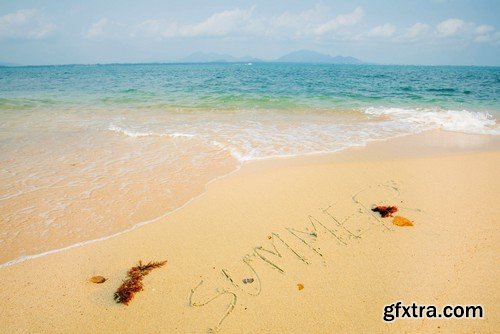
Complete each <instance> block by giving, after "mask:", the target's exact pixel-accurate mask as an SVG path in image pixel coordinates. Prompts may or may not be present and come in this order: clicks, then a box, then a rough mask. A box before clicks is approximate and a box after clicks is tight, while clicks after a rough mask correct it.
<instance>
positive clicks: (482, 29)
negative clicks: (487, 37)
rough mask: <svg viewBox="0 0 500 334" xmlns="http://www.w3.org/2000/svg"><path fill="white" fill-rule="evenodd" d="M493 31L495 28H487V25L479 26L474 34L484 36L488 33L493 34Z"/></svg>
mask: <svg viewBox="0 0 500 334" xmlns="http://www.w3.org/2000/svg"><path fill="white" fill-rule="evenodd" d="M493 31H495V27H493V26H489V25H485V24H483V25H480V26H477V27H476V28H475V29H474V32H475V33H476V34H478V35H484V34H489V33H490V32H493Z"/></svg>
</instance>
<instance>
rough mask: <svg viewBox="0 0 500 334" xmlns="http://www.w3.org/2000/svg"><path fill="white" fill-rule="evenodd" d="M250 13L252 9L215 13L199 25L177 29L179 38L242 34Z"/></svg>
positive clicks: (245, 28)
mask: <svg viewBox="0 0 500 334" xmlns="http://www.w3.org/2000/svg"><path fill="white" fill-rule="evenodd" d="M252 11H253V9H250V10H241V9H233V10H225V11H223V12H220V13H215V14H213V15H212V16H210V17H209V18H207V19H206V20H204V21H202V22H200V23H196V24H193V25H186V26H182V27H181V28H179V33H180V35H181V36H188V37H195V36H227V35H229V34H238V33H242V32H245V31H246V30H247V25H248V23H249V20H250V18H251V16H252Z"/></svg>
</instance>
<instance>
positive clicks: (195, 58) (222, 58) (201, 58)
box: [181, 52, 263, 63]
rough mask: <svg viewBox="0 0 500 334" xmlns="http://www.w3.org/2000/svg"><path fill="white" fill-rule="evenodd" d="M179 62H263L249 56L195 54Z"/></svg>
mask: <svg viewBox="0 0 500 334" xmlns="http://www.w3.org/2000/svg"><path fill="white" fill-rule="evenodd" d="M181 62H182V63H251V62H254V63H258V62H263V60H262V59H258V58H253V57H250V56H245V57H240V58H237V57H233V56H231V55H227V54H219V53H204V52H195V53H193V54H191V55H189V56H187V57H185V58H183V59H181Z"/></svg>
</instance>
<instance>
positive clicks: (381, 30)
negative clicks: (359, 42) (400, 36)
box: [366, 23, 396, 37]
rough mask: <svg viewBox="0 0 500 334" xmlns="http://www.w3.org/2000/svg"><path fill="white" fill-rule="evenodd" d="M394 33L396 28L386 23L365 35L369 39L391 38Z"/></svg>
mask: <svg viewBox="0 0 500 334" xmlns="http://www.w3.org/2000/svg"><path fill="white" fill-rule="evenodd" d="M395 32H396V26H395V25H392V24H390V23H386V24H384V25H381V26H377V27H374V28H372V29H370V30H369V31H368V32H367V33H366V35H367V36H369V37H391V36H392V35H394V33H395Z"/></svg>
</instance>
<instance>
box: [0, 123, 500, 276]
mask: <svg viewBox="0 0 500 334" xmlns="http://www.w3.org/2000/svg"><path fill="white" fill-rule="evenodd" d="M415 138H417V139H415ZM418 138H424V139H426V140H427V141H428V142H427V143H426V144H424V145H420V147H418V148H417V150H420V151H415V152H412V153H410V154H408V152H405V151H404V150H401V148H396V149H394V148H392V149H391V150H386V151H385V152H391V153H390V154H389V155H391V154H392V155H397V156H398V157H401V156H404V155H408V156H410V157H415V156H419V155H427V156H429V155H435V154H444V153H447V154H457V153H458V154H459V153H464V152H469V151H474V152H483V151H491V150H496V149H499V148H500V138H499V137H497V136H494V135H480V134H464V133H459V132H448V131H444V130H427V131H424V132H421V133H417V134H408V135H399V136H396V137H390V138H385V139H379V140H371V141H368V142H367V143H365V144H361V145H359V146H357V145H355V146H347V147H344V148H341V149H339V150H337V151H333V152H311V153H306V154H299V155H289V156H272V157H265V158H256V159H253V160H245V161H238V160H237V161H238V164H237V165H236V168H235V169H234V170H231V171H229V172H228V173H226V174H222V175H219V176H217V177H215V178H213V179H211V180H209V181H208V182H207V183H205V184H204V185H203V190H202V191H201V192H200V193H198V194H196V195H194V196H193V197H191V198H189V199H188V200H187V201H186V202H185V203H183V204H181V205H180V206H179V207H176V208H174V209H173V210H170V211H167V212H165V213H164V214H162V215H160V216H158V217H155V218H152V219H150V220H147V221H141V222H138V223H136V224H134V225H132V226H131V227H129V228H126V229H124V230H122V231H119V232H116V233H113V234H111V235H107V236H102V237H98V238H95V239H90V240H85V241H81V242H77V243H74V244H70V245H68V246H65V247H62V248H55V249H51V250H48V251H45V252H41V253H36V254H30V255H23V256H20V257H17V258H14V259H12V260H9V261H7V262H4V263H0V269H2V268H6V267H10V266H13V265H16V264H18V263H22V262H25V261H30V260H32V259H36V258H40V257H43V256H48V255H51V254H56V253H60V252H64V251H67V250H70V249H73V248H78V247H84V246H86V245H90V244H93V243H96V242H101V241H105V240H108V239H112V238H115V237H118V236H120V235H122V234H126V233H129V232H132V231H134V230H136V229H138V228H140V227H142V226H145V225H149V224H152V223H156V222H158V221H161V220H163V219H166V218H167V217H169V216H170V215H172V214H174V213H175V212H177V211H178V210H181V209H182V208H184V207H186V206H187V205H189V204H190V203H191V202H192V201H194V200H196V199H198V198H199V197H201V196H203V195H204V194H205V193H206V192H207V190H208V187H209V186H210V184H212V183H213V182H217V181H218V180H220V179H224V178H226V177H229V176H231V175H233V174H234V173H237V172H238V171H240V170H241V169H242V168H245V166H248V165H259V164H263V165H265V166H273V165H277V166H280V165H281V164H283V163H284V164H288V163H291V164H297V163H298V162H301V161H304V160H303V159H310V160H308V161H314V162H332V161H333V162H336V161H349V160H352V158H353V157H354V161H365V160H367V159H368V160H373V159H375V160H377V159H380V158H381V157H376V156H374V155H373V154H372V155H368V156H360V155H359V154H358V153H357V152H359V150H364V149H366V148H367V147H368V148H369V150H371V151H376V150H379V152H383V150H382V148H381V146H385V145H386V143H387V144H389V145H393V144H394V143H395V144H396V145H401V144H398V143H401V142H403V146H404V145H405V143H406V145H408V142H411V144H412V145H414V144H415V143H418V141H419V139H418ZM429 138H434V139H433V140H436V139H439V138H448V140H450V138H451V141H455V142H456V141H457V138H460V139H459V140H462V141H464V140H465V139H464V138H468V139H467V140H471V138H475V140H471V143H469V144H466V145H463V144H462V145H456V144H451V147H443V146H442V145H437V146H436V147H431V146H430V145H429V141H430V140H429ZM453 138H454V139H453ZM478 140H479V143H478V142H477V141H478ZM474 142H476V143H474ZM389 155H385V156H384V155H383V156H382V158H388V157H389Z"/></svg>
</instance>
